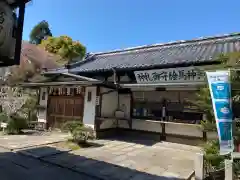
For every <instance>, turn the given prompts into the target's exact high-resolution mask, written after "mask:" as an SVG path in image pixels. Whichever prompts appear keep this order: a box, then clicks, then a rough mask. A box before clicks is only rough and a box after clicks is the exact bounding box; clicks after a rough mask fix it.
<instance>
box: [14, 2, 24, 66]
mask: <svg viewBox="0 0 240 180" xmlns="http://www.w3.org/2000/svg"><path fill="white" fill-rule="evenodd" d="M24 15H25V3H24V2H22V3H21V4H19V15H18V20H17V24H18V26H17V32H16V45H15V55H14V61H15V62H14V63H15V64H16V65H19V64H20V56H21V50H22V35H23V24H24Z"/></svg>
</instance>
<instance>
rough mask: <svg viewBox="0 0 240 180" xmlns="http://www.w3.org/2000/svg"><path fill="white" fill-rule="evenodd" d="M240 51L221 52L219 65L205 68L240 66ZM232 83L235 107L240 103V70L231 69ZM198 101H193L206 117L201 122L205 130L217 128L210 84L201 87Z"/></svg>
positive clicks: (216, 68)
mask: <svg viewBox="0 0 240 180" xmlns="http://www.w3.org/2000/svg"><path fill="white" fill-rule="evenodd" d="M239 59H240V53H239V52H235V53H228V54H220V55H219V57H218V61H219V62H220V64H219V65H212V66H208V67H207V68H206V69H205V70H206V71H207V70H208V71H211V70H223V69H232V70H233V68H239V65H240V61H239ZM231 85H232V89H233V90H232V99H233V107H234V106H236V105H237V104H239V102H240V95H239V94H240V93H239V90H237V89H239V85H240V71H235V70H233V71H231ZM196 99H197V100H196V101H194V102H192V101H191V103H193V104H195V105H196V106H197V107H198V108H199V109H200V110H201V111H202V112H203V113H204V114H205V119H204V120H203V121H202V122H201V124H202V126H203V129H204V130H206V131H207V130H210V131H212V130H216V122H215V118H214V113H213V108H212V99H211V95H210V91H209V88H208V85H206V86H205V87H203V88H201V89H200V91H199V92H197V93H196Z"/></svg>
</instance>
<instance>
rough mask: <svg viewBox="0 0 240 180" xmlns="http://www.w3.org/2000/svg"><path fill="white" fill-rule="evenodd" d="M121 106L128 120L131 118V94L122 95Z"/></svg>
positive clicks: (120, 98)
mask: <svg viewBox="0 0 240 180" xmlns="http://www.w3.org/2000/svg"><path fill="white" fill-rule="evenodd" d="M119 106H120V109H121V110H122V111H124V112H125V113H124V116H125V118H126V119H129V118H130V117H131V115H130V113H131V95H130V94H120V97H119Z"/></svg>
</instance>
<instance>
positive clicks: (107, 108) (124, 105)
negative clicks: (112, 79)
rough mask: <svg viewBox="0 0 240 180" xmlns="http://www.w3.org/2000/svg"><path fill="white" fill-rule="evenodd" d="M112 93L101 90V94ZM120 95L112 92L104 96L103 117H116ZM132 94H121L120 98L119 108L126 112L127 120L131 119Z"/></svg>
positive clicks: (104, 89)
mask: <svg viewBox="0 0 240 180" xmlns="http://www.w3.org/2000/svg"><path fill="white" fill-rule="evenodd" d="M108 91H111V89H108V88H101V93H103V92H108ZM117 96H118V93H117V92H115V91H114V92H110V93H108V94H104V95H102V106H101V117H115V111H116V110H117V108H118V97H117ZM130 104H131V96H130V94H120V96H119V107H120V109H121V110H123V111H124V112H125V118H126V119H128V118H130V112H131V109H130Z"/></svg>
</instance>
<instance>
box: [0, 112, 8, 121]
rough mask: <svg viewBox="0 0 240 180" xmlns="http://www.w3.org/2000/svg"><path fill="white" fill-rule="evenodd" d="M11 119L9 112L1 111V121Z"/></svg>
mask: <svg viewBox="0 0 240 180" xmlns="http://www.w3.org/2000/svg"><path fill="white" fill-rule="evenodd" d="M8 121H9V117H8V115H7V113H5V112H4V111H3V112H1V113H0V123H1V122H8Z"/></svg>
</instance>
